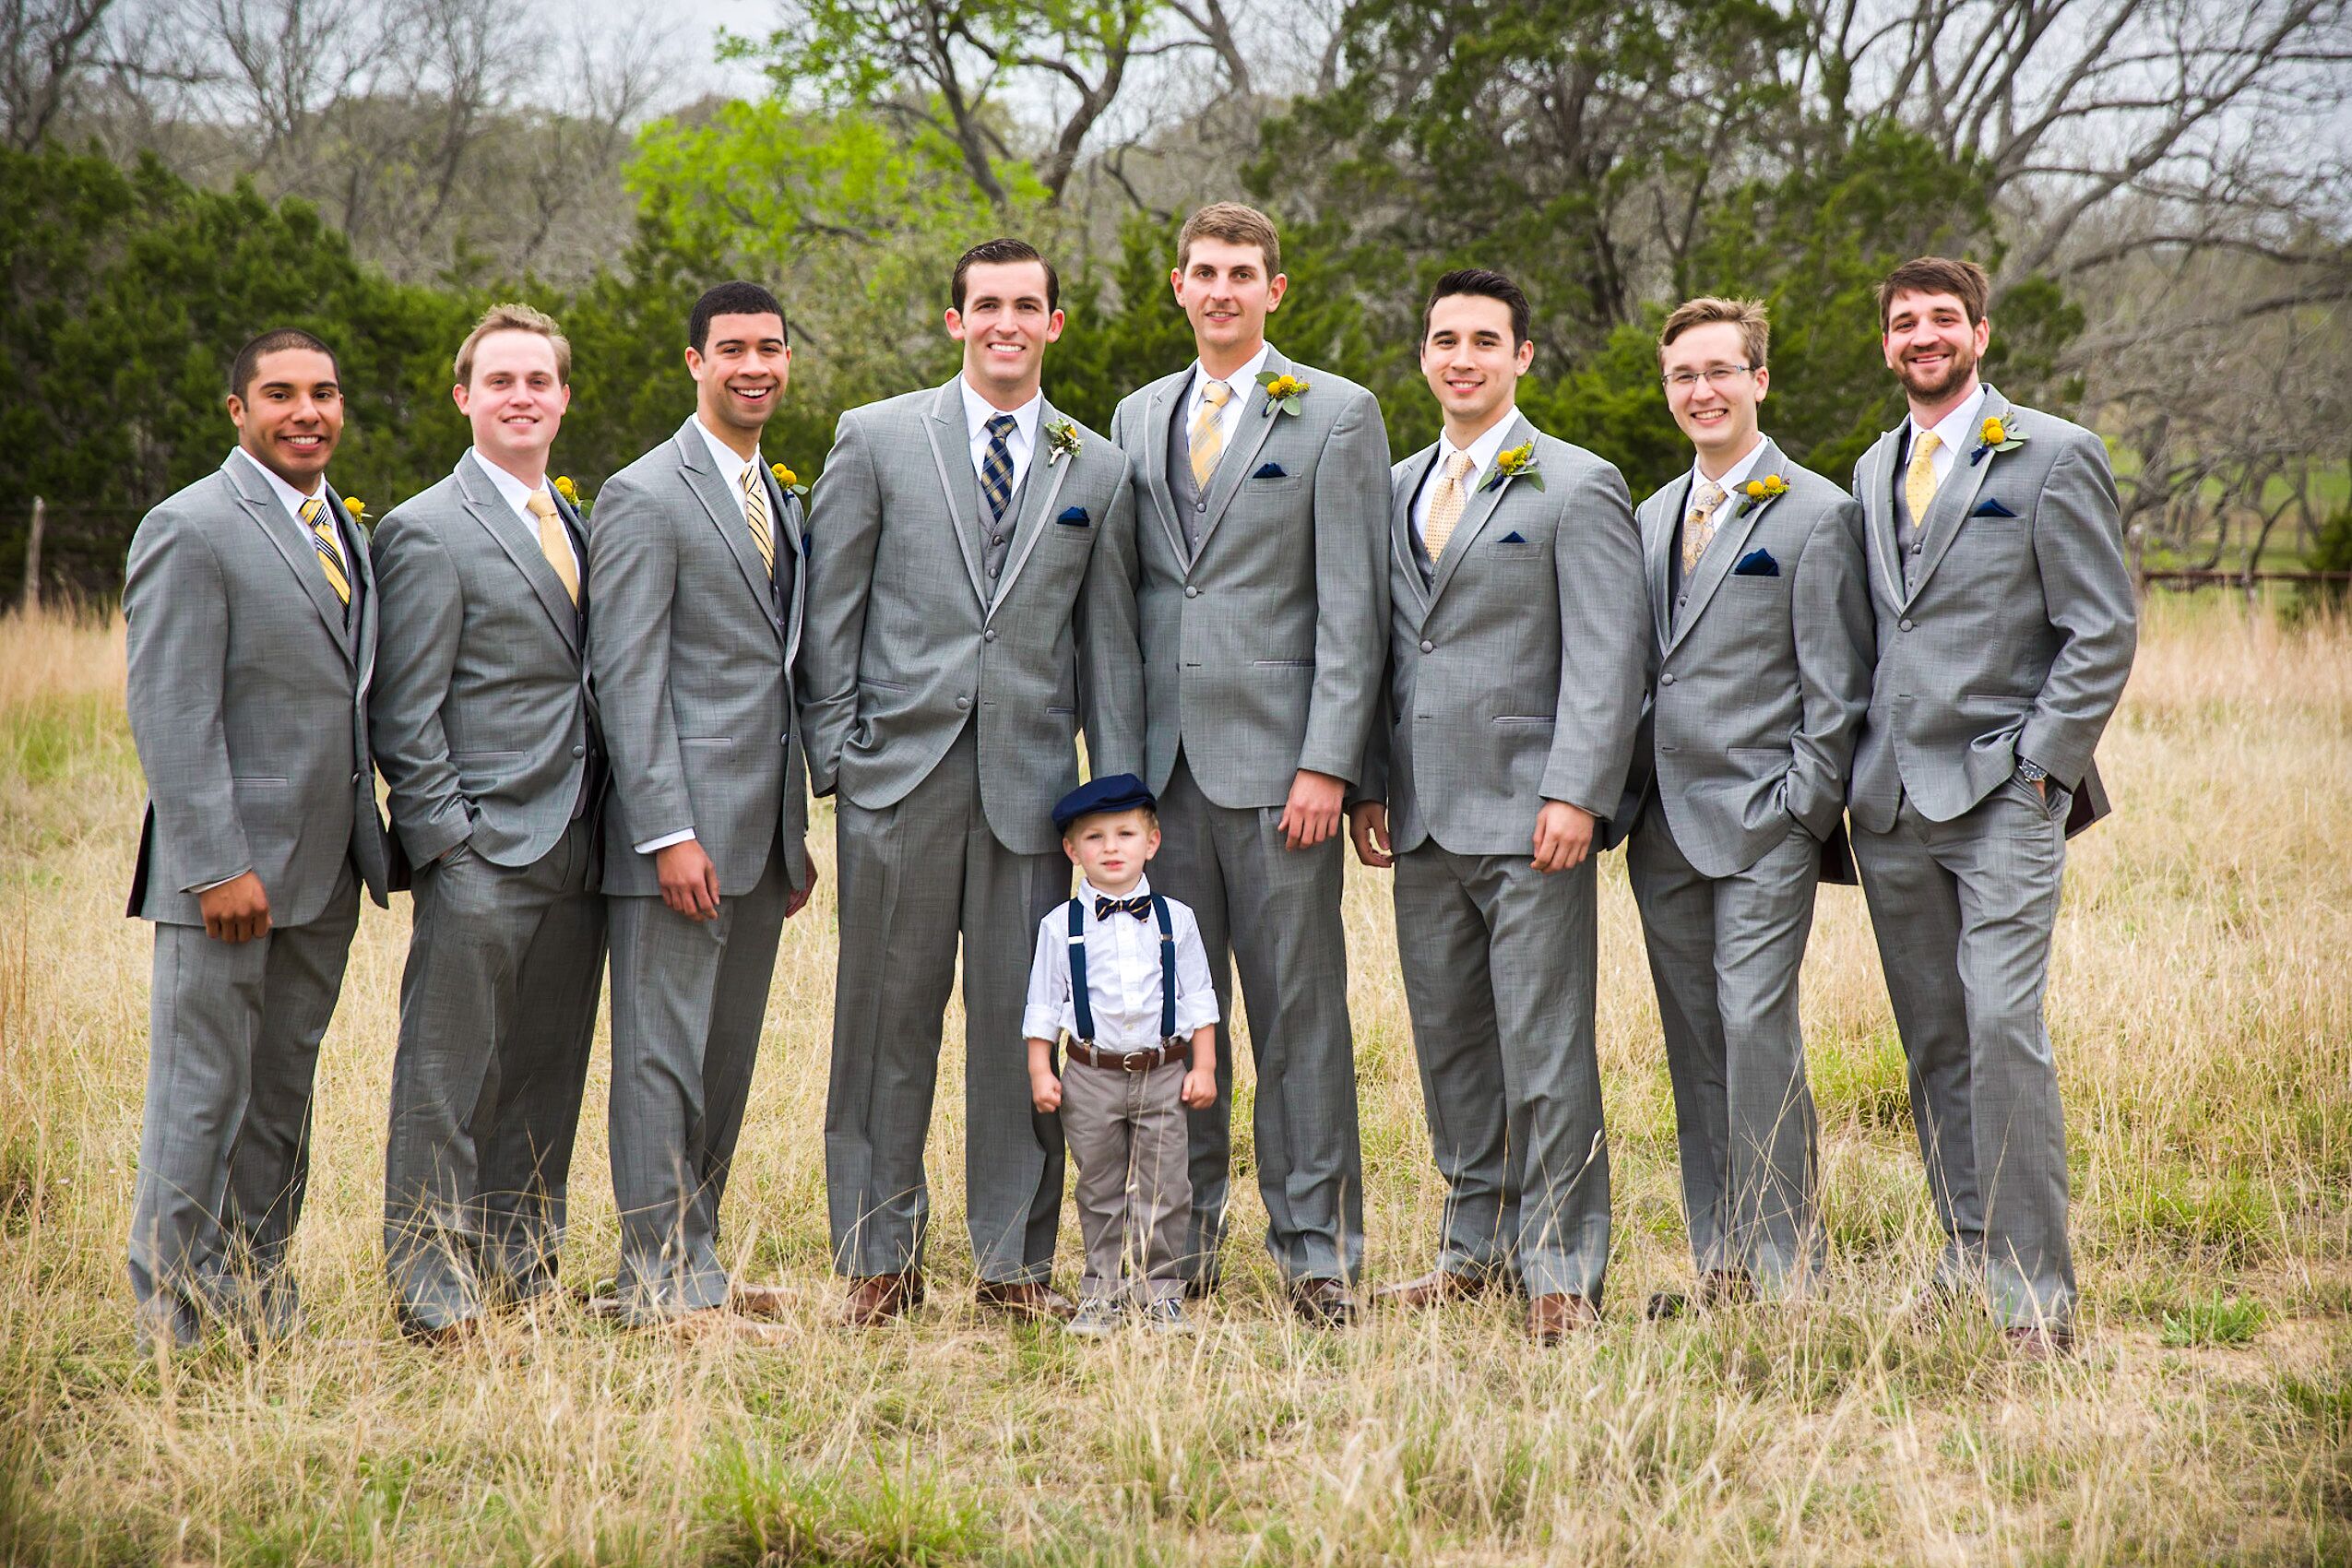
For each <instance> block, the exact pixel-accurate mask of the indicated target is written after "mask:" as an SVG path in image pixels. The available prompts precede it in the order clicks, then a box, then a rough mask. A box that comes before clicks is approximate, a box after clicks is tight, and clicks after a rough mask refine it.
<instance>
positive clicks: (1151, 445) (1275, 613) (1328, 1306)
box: [1111, 202, 1388, 1323]
mask: <svg viewBox="0 0 2352 1568" xmlns="http://www.w3.org/2000/svg"><path fill="white" fill-rule="evenodd" d="M1288 282H1289V280H1288V279H1286V278H1285V277H1284V276H1283V273H1282V255H1281V244H1280V242H1279V240H1278V239H1277V236H1276V234H1275V231H1274V224H1273V223H1272V221H1271V220H1268V219H1267V218H1266V216H1265V214H1264V213H1262V212H1259V211H1257V210H1255V209H1254V208H1247V207H1243V206H1241V205H1240V204H1239V203H1234V202H1219V203H1217V204H1216V205H1214V206H1210V207H1206V208H1202V209H1201V210H1200V211H1198V212H1195V213H1194V214H1193V216H1192V217H1191V218H1190V219H1188V220H1186V221H1185V224H1184V227H1183V229H1182V232H1181V233H1180V234H1179V235H1178V237H1177V242H1176V267H1175V269H1174V271H1173V272H1172V273H1171V274H1170V283H1171V284H1172V286H1173V287H1174V289H1175V291H1176V300H1177V303H1179V304H1181V305H1182V307H1183V309H1184V314H1185V315H1186V316H1187V317H1188V318H1189V319H1190V320H1191V322H1192V326H1193V339H1194V346H1195V349H1196V350H1197V352H1198V356H1199V357H1198V358H1197V359H1196V360H1195V361H1194V362H1193V363H1192V364H1190V365H1188V366H1186V367H1185V368H1184V369H1182V370H1181V371H1178V372H1177V373H1176V374H1173V375H1169V376H1163V377H1161V378H1160V379H1159V380H1158V381H1155V382H1153V383H1151V384H1150V385H1149V386H1145V387H1143V388H1141V389H1140V390H1138V391H1136V392H1134V393H1131V394H1130V395H1129V396H1128V397H1127V398H1126V399H1125V400H1124V401H1123V402H1122V403H1121V404H1120V405H1119V410H1118V412H1117V413H1116V414H1115V415H1114V416H1113V418H1112V420H1111V439H1112V440H1114V441H1116V442H1118V443H1119V445H1121V446H1122V447H1123V448H1124V449H1125V451H1126V453H1127V455H1128V457H1129V458H1130V459H1131V460H1132V462H1133V465H1134V480H1133V483H1134V490H1135V493H1136V495H1137V498H1138V499H1137V502H1136V512H1135V533H1136V553H1137V555H1138V557H1139V559H1140V564H1141V576H1140V579H1139V583H1138V587H1137V590H1136V597H1137V603H1138V609H1139V611H1140V613H1141V617H1142V626H1143V648H1144V677H1145V688H1146V689H1145V702H1146V707H1147V709H1148V712H1149V716H1150V722H1149V728H1148V731H1147V733H1146V746H1145V753H1146V756H1145V762H1146V772H1145V774H1144V778H1145V780H1146V782H1147V783H1148V784H1149V785H1150V786H1151V790H1152V793H1153V794H1154V795H1156V796H1157V797H1158V800H1159V814H1160V827H1161V830H1162V832H1163V834H1164V835H1165V837H1164V845H1165V848H1164V849H1162V851H1161V854H1160V859H1159V864H1160V866H1161V867H1162V868H1163V870H1162V873H1161V879H1160V883H1159V885H1160V888H1161V890H1162V891H1163V892H1165V893H1166V894H1167V895H1168V896H1169V897H1171V898H1178V899H1181V900H1182V901H1183V902H1184V903H1185V904H1187V905H1189V906H1191V908H1192V909H1193V911H1194V914H1196V915H1198V916H1199V918H1200V926H1201V941H1202V943H1203V944H1204V945H1205V946H1206V948H1207V950H1208V959H1209V973H1210V974H1211V975H1212V976H1213V977H1214V978H1215V980H1216V981H1217V1000H1218V1020H1219V1021H1218V1026H1217V1082H1218V1095H1217V1103H1216V1104H1215V1105H1213V1106H1211V1107H1209V1108H1208V1109H1206V1110H1204V1111H1193V1112H1192V1113H1191V1118H1190V1119H1191V1123H1192V1178H1193V1241H1192V1245H1191V1253H1192V1257H1193V1260H1194V1261H1193V1264H1192V1265H1191V1267H1192V1280H1191V1285H1190V1287H1189V1288H1190V1289H1191V1290H1192V1292H1193V1293H1194V1294H1195V1295H1204V1294H1206V1293H1207V1292H1208V1291H1209V1290H1211V1289H1215V1288H1216V1284H1217V1279H1218V1250H1219V1248H1220V1247H1221V1246H1222V1244H1223V1241H1224V1235H1225V1206H1226V1198H1227V1194H1228V1190H1229V1170H1230V1165H1231V1133H1230V1125H1229V1111H1230V1107H1231V1105H1232V1103H1233V1099H1232V1087H1233V1043H1232V1039H1231V1037H1230V1022H1229V1020H1230V1019H1231V1018H1232V1016H1233V1004H1232V965H1233V963H1234V962H1238V963H1239V964H1240V966H1241V992H1242V995H1243V997H1244V998H1245V999H1246V1000H1247V1002H1248V1004H1249V1017H1250V1043H1251V1050H1252V1052H1253V1055H1254V1056H1255V1058H1256V1062H1257V1075H1258V1083H1257V1111H1256V1116H1255V1133H1256V1148H1257V1167H1258V1191H1259V1193H1260V1194H1261V1195H1263V1197H1264V1198H1265V1209H1266V1250H1267V1251H1268V1252H1270V1253H1273V1255H1274V1261H1275V1264H1276V1265H1277V1267H1278V1268H1279V1269H1280V1270H1281V1272H1282V1277H1283V1279H1284V1281H1285V1283H1286V1284H1287V1285H1288V1286H1289V1289H1290V1292H1291V1299H1292V1303H1293V1305H1294V1306H1295V1307H1296V1309H1297V1310H1298V1311H1299V1313H1301V1315H1302V1316H1304V1317H1305V1318H1307V1319H1308V1320H1309V1321H1311V1322H1316V1323H1337V1322H1344V1321H1346V1320H1347V1319H1348V1317H1349V1316H1351V1315H1352V1314H1353V1313H1354V1311H1355V1302H1354V1298H1353V1296H1352V1295H1351V1294H1350V1291H1349V1284H1348V1282H1349V1281H1350V1280H1351V1279H1353V1278H1354V1277H1355V1274H1356V1271H1357V1267H1358V1265H1360V1262H1361V1261H1362V1256H1363V1172H1362V1156H1361V1153H1360V1144H1359V1141H1358V1134H1357V1126H1356V1063H1355V1041H1354V1039H1353V1037H1352V1036H1351V1034H1350V1032H1349V1028H1348V949H1347V941H1346V935H1345V932H1344V931H1343V929H1342V927H1341V924H1340V919H1339V894H1340V880H1341V872H1342V867H1341V861H1340V840H1341V838H1342V837H1343V835H1342V833H1341V830H1340V816H1341V812H1342V808H1343V806H1344V804H1345V801H1346V795H1347V790H1348V786H1349V785H1350V784H1351V783H1352V782H1354V780H1355V778H1356V769H1357V766H1358V765H1359V763H1360V759H1361V757H1362V755H1363V747H1364V739H1365V737H1366V736H1367V735H1369V734H1370V733H1371V731H1372V712H1373V709H1374V707H1375V706H1376V704H1377V702H1378V699H1379V681H1378V678H1377V672H1378V671H1379V669H1380V663H1381V657H1382V647H1383V638H1384V627H1385V624H1386V623H1387V619H1388V572H1387V567H1386V565H1385V563H1384V553H1385V551H1386V548H1387V541H1386V533H1385V529H1384V521H1385V518H1386V515H1387V502H1388V493H1387V487H1386V484H1385V482H1384V474H1385V472H1386V470H1387V468H1388V435H1387V432H1386V430H1385V428H1384V426H1383V424H1382V422H1381V416H1380V406H1379V404H1378V403H1376V402H1375V401H1374V400H1373V398H1372V394H1371V393H1369V392H1367V391H1365V390H1364V389H1363V388H1362V387H1360V386H1355V385H1354V384H1352V383H1350V382H1348V381H1345V380H1343V379H1341V378H1340V377H1339V376H1336V375H1334V374H1330V373H1328V372H1326V371H1319V370H1315V369H1313V367H1311V366H1308V365H1303V364H1297V363H1293V362H1291V361H1289V359H1286V358H1285V357H1283V355H1282V354H1281V353H1279V352H1278V351H1277V350H1275V349H1274V347H1273V346H1272V345H1271V344H1269V343H1267V342H1266V340H1265V323H1266V317H1267V315H1269V314H1270V313H1271V312H1273V311H1274V310H1275V309H1277V307H1278V306H1279V305H1280V304H1281V303H1282V294H1283V291H1284V290H1285V288H1286V287H1287V286H1288Z"/></svg>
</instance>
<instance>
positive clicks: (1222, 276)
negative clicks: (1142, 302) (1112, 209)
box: [1169, 234, 1290, 363]
mask: <svg viewBox="0 0 2352 1568" xmlns="http://www.w3.org/2000/svg"><path fill="white" fill-rule="evenodd" d="M1169 282H1170V284H1171V285H1172V286H1173V287H1174V289H1175V291H1176V303H1178V304H1180V305H1182V306H1183V307H1184V317H1185V319H1186V320H1188V321H1190V322H1191V323H1192V324H1193V343H1194V348H1195V350H1196V351H1197V352H1198V353H1199V354H1200V356H1201V358H1202V359H1203V360H1204V361H1211V360H1214V361H1218V362H1226V363H1232V362H1241V361H1243V360H1246V359H1248V358H1249V357H1250V356H1251V355H1252V354H1254V353H1256V352H1257V350H1258V345H1259V344H1260V343H1262V342H1264V341H1265V318H1266V315H1267V314H1268V313H1269V312H1271V311H1272V310H1273V309H1274V307H1275V306H1277V305H1278V304H1280V303H1282V291H1283V290H1284V289H1286V288H1288V287H1289V282H1290V280H1289V279H1288V278H1285V277H1283V276H1281V275H1280V274H1278V273H1277V274H1276V275H1275V276H1274V277H1271V278H1269V277H1267V276H1266V271H1265V252H1264V251H1262V250H1260V249H1259V248H1258V247H1257V246H1255V245H1242V244H1234V243H1233V242H1232V241H1230V240H1218V239H1212V238H1211V237H1209V236H1208V235H1206V234H1203V235H1200V236H1197V237H1196V238H1194V241H1193V248H1192V251H1191V253H1190V254H1189V255H1186V256H1185V258H1184V265H1183V266H1182V267H1178V268H1177V269H1176V270H1175V271H1173V272H1171V273H1170V274H1169Z"/></svg>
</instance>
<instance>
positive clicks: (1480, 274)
mask: <svg viewBox="0 0 2352 1568" xmlns="http://www.w3.org/2000/svg"><path fill="white" fill-rule="evenodd" d="M1455 294H1474V295H1476V296H1477V297H1478V298H1479V299H1482V300H1493V301H1496V302H1498V303H1501V304H1502V305H1503V308H1504V309H1505V310H1508V311H1509V312H1510V313H1511V347H1512V349H1513V350H1514V351H1516V350H1517V349H1518V347H1519V345H1520V344H1522V343H1524V342H1526V340H1527V323H1528V321H1529V319H1530V318H1531V316H1532V314H1533V313H1532V312H1531V311H1530V310H1529V309H1528V306H1527V296H1526V294H1525V293H1523V292H1521V291H1520V289H1519V285H1518V284H1516V283H1514V282H1513V281H1511V279H1508V278H1506V277H1504V276H1503V274H1502V273H1500V272H1493V271H1490V270H1489V269H1487V268H1486V267H1456V268H1455V270H1453V271H1451V272H1449V273H1447V274H1445V276H1443V278H1440V279H1438V280H1437V286H1436V287H1434V288H1432V289H1431V290H1430V291H1429V303H1427V304H1425V305H1423V306H1421V341H1422V342H1424V343H1426V342H1428V341H1429V318H1430V317H1431V315H1434V314H1435V313H1436V311H1437V302H1438V301H1440V300H1443V299H1446V298H1448V297H1450V296H1452V295H1455Z"/></svg>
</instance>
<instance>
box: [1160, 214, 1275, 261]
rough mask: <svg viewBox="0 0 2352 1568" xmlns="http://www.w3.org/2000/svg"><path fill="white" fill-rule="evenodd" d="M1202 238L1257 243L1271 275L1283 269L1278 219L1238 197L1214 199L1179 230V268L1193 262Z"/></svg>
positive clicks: (1249, 243)
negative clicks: (1225, 199) (1276, 226)
mask: <svg viewBox="0 0 2352 1568" xmlns="http://www.w3.org/2000/svg"><path fill="white" fill-rule="evenodd" d="M1198 239H1211V240H1223V241H1224V242H1225V243H1226V244H1229V245H1255V246H1257V248H1258V254H1259V255H1262V256H1264V257H1265V275H1266V276H1267V277H1268V278H1271V277H1273V276H1274V275H1275V274H1277V273H1278V272H1280V271H1281V270H1282V242H1281V240H1280V239H1278V238H1277V237H1276V235H1275V232H1274V220H1273V219H1271V218H1268V217H1267V216H1266V215H1265V213H1263V212H1260V211H1259V210H1258V209H1257V208H1254V207H1244V206H1243V205H1241V203H1240V202H1238V201H1213V202H1211V203H1209V204H1208V205H1207V206H1206V207H1204V208H1201V209H1200V210H1199V211H1198V212H1195V213H1194V214H1193V215H1192V216H1191V217H1190V218H1187V219H1185V220H1184V226H1183V228H1182V229H1181V230H1179V231H1177V233H1176V270H1177V271H1179V272H1182V271H1183V270H1184V268H1186V267H1190V266H1191V265H1192V264H1193V242H1194V240H1198Z"/></svg>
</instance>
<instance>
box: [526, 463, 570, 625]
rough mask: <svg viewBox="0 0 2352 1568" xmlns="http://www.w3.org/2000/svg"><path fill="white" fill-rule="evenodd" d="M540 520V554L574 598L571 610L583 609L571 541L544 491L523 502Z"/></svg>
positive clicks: (537, 491)
mask: <svg viewBox="0 0 2352 1568" xmlns="http://www.w3.org/2000/svg"><path fill="white" fill-rule="evenodd" d="M523 505H525V506H528V507H529V508H530V514H531V516H532V517H537V518H538V519H539V552H540V554H541V555H544V556H546V557H547V564H549V565H550V566H552V567H554V568H555V580H556V581H557V582H560V583H562V584H563V585H564V593H566V594H567V595H569V596H570V597H571V600H572V608H573V609H575V610H576V609H578V608H579V607H580V569H579V567H578V566H577V565H576V564H574V563H573V560H572V541H571V540H567V539H565V538H564V525H563V523H562V521H561V520H560V519H558V518H557V517H556V516H555V503H554V501H553V500H552V498H551V497H550V496H549V495H548V493H547V492H545V491H543V490H534V491H532V492H531V493H530V494H529V497H528V498H527V499H525V501H524V502H523Z"/></svg>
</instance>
